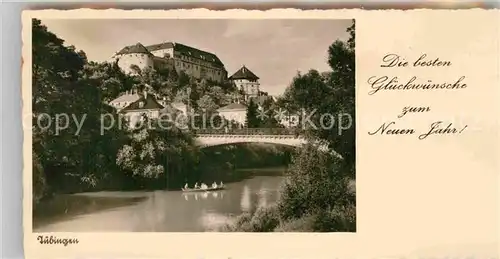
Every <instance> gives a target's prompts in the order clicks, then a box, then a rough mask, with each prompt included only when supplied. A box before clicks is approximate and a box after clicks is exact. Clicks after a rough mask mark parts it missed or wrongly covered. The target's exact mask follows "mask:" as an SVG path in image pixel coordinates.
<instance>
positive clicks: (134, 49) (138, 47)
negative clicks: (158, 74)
mask: <svg viewBox="0 0 500 259" xmlns="http://www.w3.org/2000/svg"><path fill="white" fill-rule="evenodd" d="M133 53H142V54H148V55H152V54H151V53H150V52H149V51H148V49H147V48H146V47H144V45H142V44H141V43H140V42H138V43H137V44H135V45H132V46H126V47H125V48H123V49H122V50H120V51H119V52H118V53H116V55H123V54H133Z"/></svg>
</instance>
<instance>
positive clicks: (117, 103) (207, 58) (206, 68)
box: [110, 42, 271, 123]
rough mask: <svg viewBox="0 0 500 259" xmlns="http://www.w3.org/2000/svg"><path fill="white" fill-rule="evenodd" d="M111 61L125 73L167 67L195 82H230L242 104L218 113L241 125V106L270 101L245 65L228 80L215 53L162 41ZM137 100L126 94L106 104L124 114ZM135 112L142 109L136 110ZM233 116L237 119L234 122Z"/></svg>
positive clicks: (126, 49) (243, 108) (131, 49)
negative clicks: (251, 102)
mask: <svg viewBox="0 0 500 259" xmlns="http://www.w3.org/2000/svg"><path fill="white" fill-rule="evenodd" d="M111 61H112V62H117V64H118V66H119V67H120V68H121V69H122V70H123V71H124V72H125V73H135V72H136V71H135V70H136V68H138V69H141V70H142V69H145V68H148V67H149V68H160V67H167V68H170V69H175V70H176V71H177V73H180V72H181V71H184V72H185V73H186V74H188V75H190V76H192V77H194V78H197V79H208V80H212V81H215V82H223V81H225V80H230V81H231V82H232V83H234V84H235V85H236V87H237V88H238V90H239V91H240V93H241V94H243V96H242V97H243V100H242V101H243V103H240V100H239V98H236V103H233V104H229V105H227V106H225V107H221V108H220V109H219V110H218V111H219V113H221V115H223V116H224V117H227V118H230V119H233V120H235V121H238V122H240V123H244V119H245V114H246V105H245V103H248V102H249V101H250V99H252V100H254V101H256V103H257V104H258V105H259V106H260V105H261V104H262V102H263V101H264V100H265V99H268V98H271V97H270V96H261V92H260V83H259V77H258V76H257V75H255V74H254V73H253V72H252V71H250V69H248V68H247V67H246V66H245V65H243V66H242V67H241V68H240V69H239V70H238V71H236V72H235V73H234V74H233V75H231V76H230V77H228V75H227V71H226V69H225V67H224V64H223V63H222V61H221V60H220V59H219V58H218V57H217V56H216V55H215V54H212V53H210V52H206V51H203V50H199V49H196V48H193V47H190V46H187V45H184V44H180V43H176V42H165V43H160V44H155V45H150V46H144V45H142V44H141V43H137V44H135V45H132V46H127V47H124V48H123V49H122V50H120V51H119V52H117V53H116V54H115V55H114V56H113V57H112V60H111ZM140 98H141V95H139V94H137V93H130V94H129V93H126V94H124V95H122V96H120V97H118V98H116V99H115V100H113V101H111V103H110V104H111V105H112V106H114V107H115V108H117V109H118V110H122V109H123V111H127V107H128V106H132V104H133V103H136V102H137V101H138V100H139V99H140ZM164 102H165V101H164V100H163V101H162V100H159V103H160V105H162V106H165V105H167V104H166V103H164ZM172 105H173V104H172ZM179 107H180V106H179ZM182 108H184V107H180V108H179V109H180V110H184V109H182ZM137 110H143V109H142V108H137ZM134 111H135V110H134ZM233 117H234V118H233ZM236 117H237V118H238V119H235V118H236Z"/></svg>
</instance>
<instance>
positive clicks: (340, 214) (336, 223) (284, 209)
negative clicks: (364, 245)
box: [277, 145, 356, 231]
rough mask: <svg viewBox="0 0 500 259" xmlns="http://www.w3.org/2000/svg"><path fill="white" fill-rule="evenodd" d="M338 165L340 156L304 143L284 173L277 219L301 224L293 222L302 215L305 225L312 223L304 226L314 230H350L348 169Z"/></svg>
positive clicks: (351, 200) (351, 204) (351, 203)
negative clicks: (286, 173)
mask: <svg viewBox="0 0 500 259" xmlns="http://www.w3.org/2000/svg"><path fill="white" fill-rule="evenodd" d="M342 168H345V167H344V166H343V161H342V160H341V158H338V157H336V156H334V155H330V154H327V153H322V152H320V151H318V149H317V148H316V147H314V146H312V145H306V146H305V147H304V148H303V149H302V150H301V151H300V153H299V154H298V156H297V157H295V158H294V161H293V164H292V166H291V167H290V170H289V172H288V174H289V175H288V180H287V182H286V184H285V186H284V188H283V190H282V196H281V198H280V200H279V201H278V205H277V206H278V213H279V218H280V219H281V220H282V221H283V222H292V223H287V224H292V226H295V225H296V224H305V223H300V221H298V222H295V220H297V219H301V218H303V217H305V218H307V221H306V222H308V224H309V223H310V221H311V222H312V223H311V224H312V226H309V225H307V224H306V225H307V226H306V228H307V229H310V228H312V229H314V231H353V229H355V225H356V224H355V222H356V219H355V213H356V210H355V201H356V200H355V193H354V192H353V191H352V189H353V187H352V186H351V184H352V179H351V178H350V175H352V172H350V171H346V172H344V171H343V170H342ZM292 226H288V227H287V228H290V227H292ZM282 227H283V226H282ZM285 227H286V226H285Z"/></svg>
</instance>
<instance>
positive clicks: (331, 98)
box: [222, 21, 356, 232]
mask: <svg viewBox="0 0 500 259" xmlns="http://www.w3.org/2000/svg"><path fill="white" fill-rule="evenodd" d="M354 30H355V24H354V21H353V24H352V26H351V27H349V28H348V30H347V32H349V33H350V35H351V37H350V39H349V40H348V41H347V42H342V41H336V42H334V43H333V44H332V45H331V46H330V47H329V49H328V64H329V65H330V68H331V69H332V70H331V71H328V72H325V73H319V72H318V71H316V70H310V71H309V72H308V73H306V74H304V75H301V74H298V75H297V76H296V77H295V78H294V79H293V81H292V83H291V85H290V87H288V88H287V90H286V92H285V94H284V96H283V97H282V98H281V99H280V100H279V101H278V105H279V106H280V107H284V108H285V109H287V110H289V111H292V112H293V111H295V112H299V111H301V109H303V111H304V112H306V113H307V112H309V113H311V112H314V115H313V116H311V120H310V122H306V121H301V122H300V123H301V124H300V125H299V127H304V130H305V131H306V132H305V135H306V136H309V137H311V138H313V139H318V138H319V139H320V140H323V141H324V142H326V143H327V144H328V146H329V149H330V150H333V151H335V152H321V151H319V150H318V147H317V146H315V145H313V144H308V145H305V146H304V147H303V148H302V149H300V150H299V152H298V153H297V154H295V156H294V159H293V161H292V164H291V166H290V168H289V170H288V178H287V181H286V183H285V185H284V187H283V189H282V191H281V196H280V198H279V200H278V202H277V204H275V205H272V206H270V207H261V208H257V209H256V210H255V211H253V212H250V213H244V214H243V215H241V216H239V217H238V218H237V219H236V221H235V222H234V223H233V224H229V225H226V226H224V227H223V229H222V230H223V231H253V232H271V231H277V232H281V231H305V232H311V231H327V232H334V231H342V232H352V231H356V199H355V185H354V180H355V125H354V121H355V105H354V97H355V96H354V93H355V91H354V85H355V82H354V78H355V71H354V68H355V66H354V60H355V58H354V57H355V51H354V41H355V34H354ZM325 113H328V114H336V115H339V114H340V115H341V116H337V117H333V118H335V119H338V118H341V121H340V122H339V121H336V122H335V125H337V124H338V123H341V125H342V129H341V130H338V128H337V130H332V129H326V128H324V127H321V121H320V120H321V115H322V114H325ZM349 120H352V122H350V121H349ZM348 123H350V125H348ZM323 125H329V124H328V122H324V121H323ZM339 155H340V156H339Z"/></svg>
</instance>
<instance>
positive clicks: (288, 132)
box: [192, 128, 302, 136]
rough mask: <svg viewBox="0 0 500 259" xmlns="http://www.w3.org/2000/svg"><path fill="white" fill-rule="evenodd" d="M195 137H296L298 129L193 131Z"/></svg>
mask: <svg viewBox="0 0 500 259" xmlns="http://www.w3.org/2000/svg"><path fill="white" fill-rule="evenodd" d="M192 132H193V133H194V134H195V135H288V136H292V135H293V136H298V135H300V134H301V133H302V131H301V130H300V129H294V128H236V129H224V128H222V129H193V130H192Z"/></svg>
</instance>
